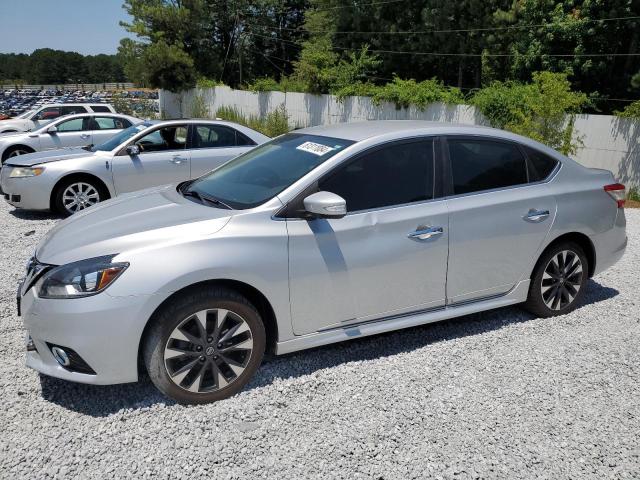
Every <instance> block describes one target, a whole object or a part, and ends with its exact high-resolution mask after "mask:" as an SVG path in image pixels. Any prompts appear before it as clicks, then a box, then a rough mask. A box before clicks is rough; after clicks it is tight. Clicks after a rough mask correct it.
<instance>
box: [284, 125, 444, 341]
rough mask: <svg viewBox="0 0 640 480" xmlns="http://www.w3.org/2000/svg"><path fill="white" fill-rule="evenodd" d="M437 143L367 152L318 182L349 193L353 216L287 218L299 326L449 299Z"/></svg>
mask: <svg viewBox="0 0 640 480" xmlns="http://www.w3.org/2000/svg"><path fill="white" fill-rule="evenodd" d="M435 143H437V142H435V141H434V140H433V139H431V138H424V139H417V140H411V141H404V142H396V143H390V144H386V145H384V146H381V147H378V148H375V149H372V150H369V151H367V152H365V153H363V154H360V155H357V156H356V157H355V158H354V159H352V160H349V161H347V162H345V163H343V164H342V165H340V166H338V167H337V168H336V169H334V171H333V172H331V173H329V174H328V175H327V176H326V177H325V178H323V179H321V180H320V181H319V182H318V190H320V191H328V192H332V193H335V194H337V195H340V196H341V197H343V198H344V199H345V200H346V204H347V211H348V214H347V215H346V216H345V217H343V218H340V219H312V220H304V219H288V220H287V229H288V233H289V271H290V298H291V314H292V318H293V327H294V332H295V333H296V334H298V335H302V334H306V333H311V332H315V331H318V330H323V329H329V328H335V327H341V326H346V325H351V324H355V323H359V322H362V321H367V320H372V319H379V318H384V317H389V316H394V315H402V314H405V313H409V312H417V311H423V310H428V309H432V308H438V307H441V306H443V305H444V303H445V281H446V268H447V251H448V244H447V242H448V225H447V224H448V216H447V208H446V202H445V201H444V200H443V199H441V198H437V197H438V183H439V182H437V181H436V180H435V179H436V178H439V174H438V173H437V172H438V171H439V169H438V168H437V167H436V162H435V161H434V160H435V159H434V151H435V149H434V144H435ZM434 194H435V195H434Z"/></svg>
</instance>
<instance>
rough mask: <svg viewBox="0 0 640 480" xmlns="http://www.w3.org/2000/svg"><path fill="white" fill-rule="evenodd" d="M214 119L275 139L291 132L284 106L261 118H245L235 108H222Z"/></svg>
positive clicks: (253, 116)
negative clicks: (237, 124) (250, 129)
mask: <svg viewBox="0 0 640 480" xmlns="http://www.w3.org/2000/svg"><path fill="white" fill-rule="evenodd" d="M216 118H220V119H222V120H227V121H229V122H235V123H239V124H240V125H244V126H246V127H249V128H252V129H254V130H257V131H258V132H260V133H263V134H264V135H266V136H268V137H277V136H278V135H282V134H283V133H287V132H289V131H290V130H291V128H290V127H289V115H288V114H287V110H286V109H285V107H284V105H280V106H279V107H278V108H276V109H275V110H274V111H272V112H269V113H268V114H267V115H266V116H265V117H263V118H260V117H258V116H257V115H249V116H246V115H244V114H243V113H242V112H241V111H240V110H238V109H237V108H236V107H227V106H224V107H220V108H219V109H218V110H217V111H216Z"/></svg>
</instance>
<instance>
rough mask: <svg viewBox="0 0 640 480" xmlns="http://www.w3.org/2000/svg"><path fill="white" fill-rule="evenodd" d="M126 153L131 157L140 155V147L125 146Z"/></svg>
mask: <svg viewBox="0 0 640 480" xmlns="http://www.w3.org/2000/svg"><path fill="white" fill-rule="evenodd" d="M127 155H129V156H131V157H135V156H136V155H140V147H139V146H138V145H129V146H128V147H127Z"/></svg>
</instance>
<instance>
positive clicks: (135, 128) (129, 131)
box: [90, 123, 149, 152]
mask: <svg viewBox="0 0 640 480" xmlns="http://www.w3.org/2000/svg"><path fill="white" fill-rule="evenodd" d="M147 127H149V125H146V124H144V123H138V124H137V125H132V126H130V127H129V128H125V129H124V130H122V131H121V132H120V133H118V134H116V135H114V136H113V137H111V138H110V139H109V140H107V141H106V142H104V143H101V144H100V145H95V146H93V147H91V149H90V150H91V151H92V152H97V151H102V152H110V151H111V150H113V149H114V148H116V147H117V146H118V145H120V144H121V143H122V142H126V141H127V140H129V139H130V138H131V137H133V136H134V135H136V134H137V133H140V132H141V131H143V130H144V129H145V128H147Z"/></svg>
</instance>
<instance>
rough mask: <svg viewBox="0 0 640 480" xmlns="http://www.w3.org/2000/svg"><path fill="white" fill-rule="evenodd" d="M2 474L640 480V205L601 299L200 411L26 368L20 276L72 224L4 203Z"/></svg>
mask: <svg viewBox="0 0 640 480" xmlns="http://www.w3.org/2000/svg"><path fill="white" fill-rule="evenodd" d="M0 203H1V206H0V231H1V232H2V235H1V240H0V244H1V247H0V248H1V249H2V256H1V259H0V272H2V275H1V276H0V302H1V303H0V312H1V313H2V322H1V323H0V332H1V335H0V354H1V355H2V358H3V359H4V362H3V363H2V364H1V365H0V387H1V396H0V398H1V403H0V407H1V408H0V410H1V411H0V432H2V433H1V435H0V477H1V478H7V479H17V478H29V479H42V478H131V477H142V478H147V477H148V478H168V477H171V478H187V477H189V478H194V477H195V478H198V477H212V478H348V479H353V478H375V479H383V478H384V479H395V478H397V479H406V478H456V479H466V478H501V479H505V478H509V479H516V478H549V479H558V478H593V479H603V478H640V458H639V455H640V447H639V446H638V445H639V443H640V395H639V394H640V388H639V386H640V382H639V381H640V321H639V318H640V314H639V313H638V308H639V307H640V296H639V295H638V286H637V285H638V268H637V265H638V264H639V262H640V243H639V242H640V210H628V211H627V217H628V234H629V237H630V244H629V249H628V250H627V254H626V255H625V257H624V258H623V260H622V261H621V262H620V263H619V264H618V265H616V266H615V267H614V268H612V269H610V270H609V271H607V272H605V273H604V274H602V275H600V276H598V277H597V278H595V279H594V280H592V281H591V282H590V284H589V286H588V290H587V292H586V293H587V295H586V298H585V301H584V305H582V306H581V308H579V309H578V310H576V311H575V312H573V313H571V314H570V315H567V316H563V317H557V318H552V319H538V318H533V317H532V316H531V315H529V314H527V313H524V312H523V311H521V310H520V309H518V308H507V309H501V310H496V311H492V312H487V313H483V314H478V315H471V316H467V317H464V318H461V319H458V320H454V321H449V322H445V323H441V324H437V325H430V326H425V327H421V328H414V329H410V330H405V331H401V332H395V333H392V334H387V335H382V336H378V337H373V338H369V339H362V340H357V341H354V342H351V343H345V344H339V345H335V346H330V347H324V348H319V349H316V350H313V351H308V352H302V353H299V354H294V355H289V356H286V357H280V358H277V359H273V360H271V361H270V362H269V363H267V364H265V365H263V367H262V368H261V369H260V370H259V372H258V375H257V378H256V379H255V380H254V381H253V383H252V384H250V385H249V387H248V388H246V389H245V390H244V391H243V392H242V393H240V394H239V395H237V396H235V397H234V398H231V399H229V400H226V401H223V402H219V403H217V404H213V405H206V406H198V407H183V406H180V405H176V404H173V403H172V402H170V401H168V400H167V399H165V398H164V397H162V396H161V395H160V394H159V393H157V392H156V391H155V390H154V388H153V386H152V385H151V383H150V381H149V380H148V379H143V380H142V381H141V382H140V383H138V384H129V385H119V386H111V387H96V386H87V385H80V384H72V383H67V382H63V381H59V380H55V379H50V378H44V377H43V378H42V379H41V378H40V377H39V376H38V375H37V374H36V373H35V372H34V371H31V370H30V369H27V368H26V367H25V366H24V363H23V362H24V359H23V350H24V343H23V341H24V340H23V339H24V330H23V328H22V324H21V322H20V320H19V319H18V318H17V317H16V315H15V306H14V303H15V300H14V291H15V284H16V282H17V280H18V279H19V277H20V276H21V275H22V272H23V265H24V262H25V261H26V259H27V258H28V256H29V255H30V254H31V252H32V251H33V249H34V246H35V245H36V244H37V242H38V241H39V239H40V238H41V237H42V236H43V234H44V233H45V232H46V231H47V229H49V228H50V227H51V226H52V225H53V224H54V223H55V222H56V221H57V219H56V218H55V217H51V216H47V215H34V214H25V213H20V212H15V211H12V210H11V209H10V208H9V207H8V206H7V205H6V204H5V203H4V202H0Z"/></svg>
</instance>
